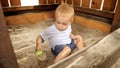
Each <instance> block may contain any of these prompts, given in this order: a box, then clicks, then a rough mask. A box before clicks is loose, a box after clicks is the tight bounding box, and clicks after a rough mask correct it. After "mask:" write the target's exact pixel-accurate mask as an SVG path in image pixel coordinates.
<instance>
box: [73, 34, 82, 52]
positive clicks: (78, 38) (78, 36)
mask: <svg viewBox="0 0 120 68" xmlns="http://www.w3.org/2000/svg"><path fill="white" fill-rule="evenodd" d="M74 41H75V44H76V47H77V48H78V49H79V50H81V49H82V48H84V44H83V38H82V37H81V36H80V35H77V39H75V40H74Z"/></svg>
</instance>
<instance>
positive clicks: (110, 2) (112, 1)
mask: <svg viewBox="0 0 120 68" xmlns="http://www.w3.org/2000/svg"><path fill="white" fill-rule="evenodd" d="M116 1H117V0H104V5H103V10H108V11H114V9H115V5H116Z"/></svg>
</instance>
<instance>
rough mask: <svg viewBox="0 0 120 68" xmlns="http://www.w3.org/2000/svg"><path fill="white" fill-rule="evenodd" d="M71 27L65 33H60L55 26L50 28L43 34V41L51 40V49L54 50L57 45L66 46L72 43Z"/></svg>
mask: <svg viewBox="0 0 120 68" xmlns="http://www.w3.org/2000/svg"><path fill="white" fill-rule="evenodd" d="M71 31H72V30H71V25H70V26H68V28H67V29H66V30H64V31H60V30H58V29H57V28H56V26H55V24H53V25H52V26H50V27H48V28H47V29H46V30H45V31H44V32H43V33H42V34H41V37H42V38H43V40H46V39H49V41H50V45H51V48H53V49H54V47H55V46H56V45H65V44H70V43H71V38H70V33H71Z"/></svg>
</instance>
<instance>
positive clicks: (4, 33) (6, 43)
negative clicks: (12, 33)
mask: <svg viewBox="0 0 120 68" xmlns="http://www.w3.org/2000/svg"><path fill="white" fill-rule="evenodd" d="M0 68H19V66H18V64H17V60H16V57H15V54H14V51H13V48H12V45H11V41H10V38H9V33H8V30H7V26H6V22H5V18H4V15H3V11H2V7H1V4H0Z"/></svg>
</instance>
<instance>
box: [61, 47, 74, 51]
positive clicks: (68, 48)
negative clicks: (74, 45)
mask: <svg viewBox="0 0 120 68" xmlns="http://www.w3.org/2000/svg"><path fill="white" fill-rule="evenodd" d="M63 51H65V52H71V51H72V50H71V48H70V47H68V46H65V47H64V48H63Z"/></svg>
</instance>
